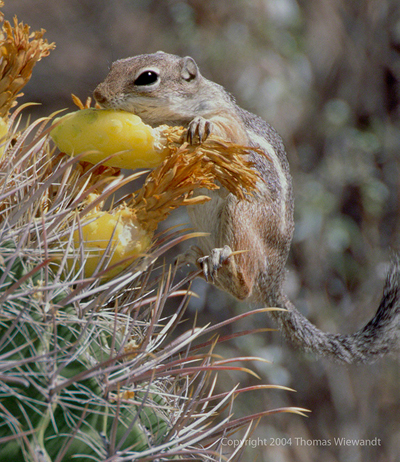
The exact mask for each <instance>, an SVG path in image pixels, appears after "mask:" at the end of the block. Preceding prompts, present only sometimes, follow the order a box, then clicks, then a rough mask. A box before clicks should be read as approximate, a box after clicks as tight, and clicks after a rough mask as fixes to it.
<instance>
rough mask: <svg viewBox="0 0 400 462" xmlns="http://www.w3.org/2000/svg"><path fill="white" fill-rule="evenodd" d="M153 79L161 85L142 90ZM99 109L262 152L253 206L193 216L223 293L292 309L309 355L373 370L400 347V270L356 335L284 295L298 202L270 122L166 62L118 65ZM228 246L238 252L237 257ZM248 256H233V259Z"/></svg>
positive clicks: (281, 314) (288, 322)
mask: <svg viewBox="0 0 400 462" xmlns="http://www.w3.org/2000/svg"><path fill="white" fill-rule="evenodd" d="M147 71H150V72H151V73H155V74H152V75H153V77H154V75H155V76H157V79H156V80H155V81H154V82H150V83H149V84H145V85H143V84H142V83H141V84H140V85H139V84H136V83H135V81H136V79H137V78H138V77H139V76H140V75H142V74H143V72H147ZM94 96H95V98H96V100H97V101H98V102H99V103H100V104H101V105H102V106H103V107H108V108H115V109H123V110H126V111H130V112H133V113H135V114H137V115H139V116H140V117H142V119H143V121H144V122H145V123H148V124H150V125H152V126H157V125H160V124H170V125H183V126H186V127H188V134H189V139H191V138H193V136H194V137H196V136H198V139H199V140H200V141H201V139H204V138H206V137H207V134H208V132H207V131H208V130H209V129H211V130H212V131H213V132H214V133H216V134H218V135H220V136H222V137H224V138H225V139H227V140H231V141H234V142H236V143H240V144H245V145H248V146H253V147H257V148H258V149H262V150H263V151H264V152H265V153H266V154H267V155H268V157H269V159H270V160H266V158H265V157H264V156H261V155H259V154H257V152H256V151H254V152H253V153H252V158H253V160H254V162H255V165H256V168H257V170H258V171H259V172H260V173H261V177H262V179H263V181H262V182H260V184H259V188H258V192H257V194H256V195H255V196H254V197H252V198H250V200H249V202H247V201H246V202H244V201H243V202H240V201H238V200H237V199H236V197H234V196H233V195H232V194H228V193H227V191H224V190H222V191H219V192H216V193H215V192H214V193H212V200H211V201H210V202H207V203H205V204H202V205H197V206H193V207H191V208H189V215H190V216H191V219H192V221H193V223H194V224H195V225H196V226H197V227H198V228H199V230H201V231H205V232H208V233H210V235H209V236H208V237H204V238H201V239H200V240H199V248H200V250H201V254H199V255H197V258H196V261H197V263H200V264H201V266H202V268H203V270H204V273H205V275H206V276H208V275H209V276H210V277H212V278H213V282H214V284H215V285H216V286H217V287H219V288H220V289H222V290H225V291H226V292H229V293H230V294H232V295H233V296H235V297H237V298H238V299H241V300H244V299H251V300H255V301H257V302H262V303H264V304H266V305H268V306H277V307H282V308H286V310H287V311H277V312H273V313H272V316H273V318H274V319H276V320H277V322H278V323H279V324H280V326H281V328H282V331H283V333H284V334H285V336H286V337H287V338H288V339H289V340H291V342H292V343H293V344H294V345H296V346H298V347H299V348H301V349H303V350H308V351H312V352H313V353H316V354H319V355H326V356H329V357H331V358H333V359H335V360H338V361H341V362H347V363H351V362H360V361H361V362H367V361H371V360H373V359H375V358H377V357H378V356H380V355H382V354H384V353H387V352H389V351H394V350H397V349H398V347H399V342H400V302H399V292H400V269H399V268H400V265H399V263H398V262H395V264H394V265H393V267H392V269H391V271H390V272H389V275H388V278H387V282H386V285H385V289H384V295H383V298H382V301H381V304H380V306H379V308H378V311H377V313H376V315H375V317H374V318H373V319H372V320H371V321H370V322H369V323H368V324H367V325H366V326H365V327H364V328H363V329H361V330H360V331H357V332H356V333H354V334H352V335H347V336H346V335H336V334H327V333H324V332H322V331H320V330H319V329H317V328H316V327H315V326H314V325H312V324H311V323H310V322H309V321H308V320H307V319H306V318H305V317H304V316H303V315H301V314H300V313H299V312H298V311H297V310H296V308H295V307H294V306H293V305H292V303H291V302H290V301H289V300H288V299H287V298H286V297H285V295H284V294H283V292H282V284H283V280H284V273H285V264H286V260H287V256H288V252H289V247H290V243H291V240H292V235H293V197H292V181H291V177H290V173H289V165H288V162H287V158H286V153H285V149H284V146H283V143H282V140H281V138H280V137H279V135H278V134H277V133H276V132H275V130H274V129H273V128H272V127H270V126H269V125H268V124H267V123H265V122H264V121H263V120H262V119H260V118H259V117H257V116H255V115H254V114H251V113H249V112H247V111H245V110H243V109H241V108H240V107H239V106H237V104H236V103H235V100H234V98H233V97H232V96H231V95H230V94H229V93H227V92H226V91H225V90H224V88H223V87H221V86H220V85H218V84H216V83H214V82H211V81H209V80H207V79H205V78H204V77H203V76H202V75H201V74H200V72H199V70H198V68H197V65H196V63H195V62H194V60H193V59H192V58H188V57H187V58H180V57H178V56H175V55H169V54H166V53H162V52H158V53H154V54H151V55H140V56H136V57H134V58H128V59H124V60H120V61H117V62H115V63H114V64H113V65H112V67H111V70H110V73H109V75H108V76H107V78H106V79H105V81H104V82H103V83H101V84H100V85H99V86H98V87H97V88H96V90H95V92H94ZM224 246H229V249H227V248H226V247H225V248H224ZM237 250H246V251H247V252H246V253H243V254H238V255H230V256H228V257H226V252H227V251H228V253H229V252H230V251H237Z"/></svg>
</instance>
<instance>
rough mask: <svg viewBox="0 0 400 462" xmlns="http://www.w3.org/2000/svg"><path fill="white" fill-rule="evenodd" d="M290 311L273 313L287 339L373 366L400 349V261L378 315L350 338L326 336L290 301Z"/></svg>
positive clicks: (305, 347) (286, 304) (389, 277)
mask: <svg viewBox="0 0 400 462" xmlns="http://www.w3.org/2000/svg"><path fill="white" fill-rule="evenodd" d="M282 305H283V306H282V307H283V308H286V311H273V312H271V313H270V314H271V315H272V317H273V318H274V319H275V320H276V321H277V322H278V323H279V324H280V327H281V330H282V332H283V333H284V335H285V337H287V338H288V339H289V341H291V342H292V344H293V345H294V346H297V347H299V348H301V349H303V350H306V351H309V352H311V353H315V354H317V355H320V356H327V357H329V358H331V359H334V360H336V361H338V362H341V363H370V362H373V361H374V360H376V359H378V358H379V357H380V356H382V355H384V354H386V353H389V352H395V351H398V350H400V260H399V259H396V261H395V262H394V263H393V264H392V266H391V268H390V270H389V272H388V275H387V278H386V283H385V286H384V290H383V296H382V300H381V303H380V305H379V308H378V310H377V312H376V314H375V316H374V317H373V318H372V319H371V321H370V322H368V324H366V326H365V327H364V328H362V329H360V330H359V331H357V332H355V333H354V334H350V335H341V334H330V333H325V332H322V331H321V330H319V329H318V328H317V327H315V326H314V325H313V324H311V322H310V321H308V319H307V318H305V317H304V316H303V315H302V314H301V313H300V312H299V311H297V309H296V308H295V307H294V305H293V304H292V303H291V302H290V301H289V300H288V299H286V298H284V300H283V301H282Z"/></svg>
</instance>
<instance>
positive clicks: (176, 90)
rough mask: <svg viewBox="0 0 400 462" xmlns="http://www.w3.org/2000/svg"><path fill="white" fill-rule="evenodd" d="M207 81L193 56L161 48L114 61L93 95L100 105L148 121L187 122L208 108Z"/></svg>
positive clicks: (181, 123) (183, 123) (177, 123)
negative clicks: (176, 53) (170, 52)
mask: <svg viewBox="0 0 400 462" xmlns="http://www.w3.org/2000/svg"><path fill="white" fill-rule="evenodd" d="M207 82H208V83H211V82H209V81H208V80H206V79H205V78H204V77H203V76H202V75H201V74H200V71H199V68H198V66H197V64H196V62H195V60H194V59H193V58H191V57H189V56H186V57H184V58H181V57H179V56H176V55H172V54H168V53H164V52H160V51H159V52H157V53H153V54H144V55H139V56H135V57H133V58H126V59H121V60H118V61H116V62H114V63H113V64H112V66H111V69H110V72H109V74H108V75H107V77H106V79H105V80H104V82H102V83H100V84H99V85H98V86H97V88H96V89H95V91H94V93H93V96H94V98H95V100H96V101H97V102H98V103H99V104H100V106H101V107H103V108H108V109H121V110H125V111H128V112H132V113H134V114H137V115H138V116H140V117H141V118H142V120H143V121H144V122H145V123H148V124H149V125H153V126H156V125H160V124H162V123H166V124H170V125H185V124H187V123H189V122H190V121H191V120H192V119H193V117H194V116H196V115H203V113H205V112H207V110H208V107H209V106H210V104H211V102H212V97H211V98H210V97H209V95H207V94H205V93H207V92H206V91H202V89H203V88H204V89H205V90H206V89H207V87H208V85H207ZM203 95H205V96H203ZM211 96H212V95H211ZM210 100H211V101H210Z"/></svg>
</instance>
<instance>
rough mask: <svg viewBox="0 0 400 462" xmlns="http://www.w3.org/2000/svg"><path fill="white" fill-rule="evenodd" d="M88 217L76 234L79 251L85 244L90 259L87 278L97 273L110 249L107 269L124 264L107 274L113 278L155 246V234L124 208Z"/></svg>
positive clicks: (107, 257) (75, 239)
mask: <svg viewBox="0 0 400 462" xmlns="http://www.w3.org/2000/svg"><path fill="white" fill-rule="evenodd" d="M85 218H86V219H85V222H86V223H85V222H84V223H83V225H82V226H81V228H80V229H76V230H75V231H74V233H73V241H74V246H75V248H76V249H78V248H79V247H80V245H81V242H82V245H83V249H84V253H85V256H86V258H85V276H86V277H90V276H92V275H93V274H94V272H95V270H96V267H97V265H98V264H99V262H100V260H101V259H102V258H103V255H104V253H105V252H106V250H107V247H109V251H108V252H107V255H106V259H105V261H106V262H107V266H108V267H111V266H112V265H114V264H117V263H120V264H119V265H117V266H115V267H114V268H111V269H110V270H108V271H107V272H106V273H105V275H104V278H105V279H110V278H112V277H114V276H116V275H117V274H118V273H120V272H121V271H122V270H123V269H125V268H126V267H127V266H129V265H130V264H131V263H132V261H133V260H134V259H135V258H136V257H139V256H141V255H142V254H143V253H145V252H146V250H147V249H148V248H149V247H150V245H151V240H152V233H149V232H148V231H146V230H144V229H143V228H142V227H141V226H140V224H139V223H138V222H137V220H136V216H135V213H134V211H133V210H131V209H129V208H127V207H124V206H122V207H120V208H118V209H115V210H112V211H111V212H105V211H94V212H92V213H90V214H88V215H87V216H86V217H85ZM81 239H82V241H81ZM110 241H111V244H110ZM71 261H72V260H71ZM103 266H104V265H103Z"/></svg>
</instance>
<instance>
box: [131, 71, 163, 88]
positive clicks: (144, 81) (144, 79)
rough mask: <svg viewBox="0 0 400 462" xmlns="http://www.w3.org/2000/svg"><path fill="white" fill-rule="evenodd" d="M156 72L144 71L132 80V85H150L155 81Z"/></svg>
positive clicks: (156, 78)
mask: <svg viewBox="0 0 400 462" xmlns="http://www.w3.org/2000/svg"><path fill="white" fill-rule="evenodd" d="M157 80H158V74H157V72H154V71H144V72H142V73H141V74H140V75H139V77H138V78H137V79H136V80H135V81H134V82H133V83H134V85H151V84H152V83H154V82H157Z"/></svg>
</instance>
